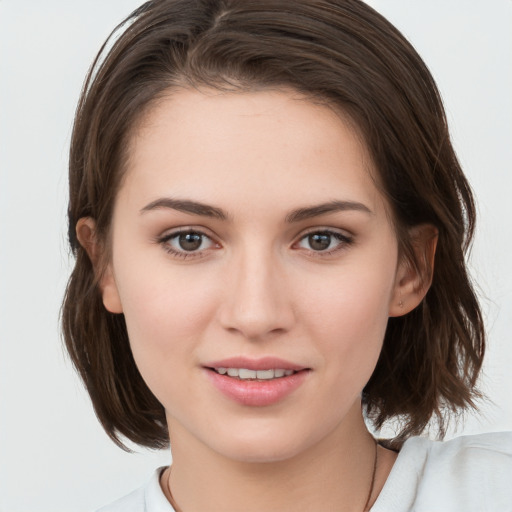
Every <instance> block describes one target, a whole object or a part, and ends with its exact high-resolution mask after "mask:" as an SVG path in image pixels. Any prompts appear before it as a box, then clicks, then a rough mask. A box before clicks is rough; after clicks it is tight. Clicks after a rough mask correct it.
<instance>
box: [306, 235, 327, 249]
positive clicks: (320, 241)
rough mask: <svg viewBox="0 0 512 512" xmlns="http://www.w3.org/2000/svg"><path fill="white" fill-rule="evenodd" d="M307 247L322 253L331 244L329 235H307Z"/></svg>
mask: <svg viewBox="0 0 512 512" xmlns="http://www.w3.org/2000/svg"><path fill="white" fill-rule="evenodd" d="M308 238H309V245H310V247H311V248H312V249H314V250H315V251H324V250H325V249H327V248H328V247H329V245H330V244H331V235H321V234H318V233H317V234H314V235H309V237H308Z"/></svg>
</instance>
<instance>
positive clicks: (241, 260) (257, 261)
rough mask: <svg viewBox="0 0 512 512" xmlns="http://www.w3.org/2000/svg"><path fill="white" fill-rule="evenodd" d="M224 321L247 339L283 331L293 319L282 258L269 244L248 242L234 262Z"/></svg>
mask: <svg viewBox="0 0 512 512" xmlns="http://www.w3.org/2000/svg"><path fill="white" fill-rule="evenodd" d="M231 265H232V268H231V271H232V272H231V278H230V279H229V285H228V286H227V289H226V296H225V297H226V300H225V303H224V305H223V311H222V316H221V321H222V324H223V326H224V327H225V328H226V329H228V330H231V331H237V332H239V333H241V334H243V335H244V336H245V337H247V338H251V339H256V338H262V337H264V336H265V335H267V334H269V333H272V332H279V331H281V332H283V331H286V330H288V329H289V328H290V326H291V322H292V321H293V308H292V304H291V297H289V296H288V295H287V293H286V288H287V287H286V275H285V273H284V269H283V267H282V265H281V262H280V258H279V257H278V255H277V254H276V253H275V252H274V251H272V249H271V248H269V247H268V246H261V245H259V246H257V245H256V244H247V245H246V246H245V247H244V248H243V249H242V250H240V252H239V253H238V254H237V255H235V256H234V257H233V260H232V261H231Z"/></svg>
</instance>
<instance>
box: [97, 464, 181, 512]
mask: <svg viewBox="0 0 512 512" xmlns="http://www.w3.org/2000/svg"><path fill="white" fill-rule="evenodd" d="M163 469H164V468H158V469H157V470H156V471H155V472H154V473H153V475H152V476H151V478H150V479H149V480H148V482H147V483H146V484H144V485H143V486H142V487H139V488H138V489H136V490H135V491H133V492H131V493H130V494H128V495H126V496H124V497H122V498H120V499H118V500H116V501H114V502H113V503H110V504H109V505H106V506H104V507H102V508H100V509H99V510H97V511H96V512H174V509H173V508H172V506H171V505H170V503H169V502H168V501H167V499H166V497H165V495H164V493H163V492H162V489H161V488H160V474H161V472H162V470H163Z"/></svg>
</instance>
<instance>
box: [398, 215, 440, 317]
mask: <svg viewBox="0 0 512 512" xmlns="http://www.w3.org/2000/svg"><path fill="white" fill-rule="evenodd" d="M438 236H439V231H438V229H437V228H436V227H435V226H433V225H432V224H420V225H418V226H415V227H413V228H411V232H410V238H411V241H412V247H413V250H414V256H415V260H416V263H417V264H416V265H414V264H413V263H412V262H411V261H409V260H408V259H406V258H403V259H402V261H401V262H400V263H399V265H398V269H397V273H396V278H395V288H394V291H393V294H392V297H391V302H390V305H389V316H394V317H395V316H402V315H405V314H407V313H409V312H410V311H412V310H413V309H414V308H416V307H417V306H418V305H419V304H420V303H421V301H422V300H423V298H424V297H425V295H426V294H427V292H428V290H429V288H430V285H431V284H432V276H433V273H434V259H435V252H436V247H437V240H438Z"/></svg>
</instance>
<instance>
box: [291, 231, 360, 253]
mask: <svg viewBox="0 0 512 512" xmlns="http://www.w3.org/2000/svg"><path fill="white" fill-rule="evenodd" d="M351 243H352V238H350V237H348V236H346V235H343V234H341V233H338V232H337V231H315V232H312V233H308V234H307V235H306V236H304V237H302V238H301V239H300V240H299V242H298V243H297V246H298V247H299V248H301V249H306V250H309V251H314V252H325V253H329V254H330V253H332V252H334V251H337V250H339V249H341V248H342V247H344V246H346V245H349V244H351Z"/></svg>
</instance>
